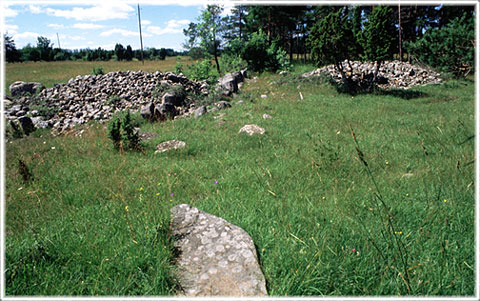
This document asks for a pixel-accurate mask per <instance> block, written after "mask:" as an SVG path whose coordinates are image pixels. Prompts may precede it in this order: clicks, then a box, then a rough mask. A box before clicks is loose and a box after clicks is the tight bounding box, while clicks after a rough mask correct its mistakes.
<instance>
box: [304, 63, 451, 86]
mask: <svg viewBox="0 0 480 301" xmlns="http://www.w3.org/2000/svg"><path fill="white" fill-rule="evenodd" d="M342 65H343V68H344V69H345V71H346V74H347V75H348V76H350V75H351V76H352V80H353V81H354V82H359V81H361V80H364V79H368V78H369V77H370V76H373V73H374V71H375V68H376V65H375V63H372V62H363V63H362V62H358V61H352V62H350V64H348V61H346V60H345V61H344V62H343V63H342ZM322 73H323V74H327V75H328V74H329V75H330V76H332V78H333V79H334V80H335V81H336V82H341V81H342V75H341V74H340V72H338V71H337V70H336V69H335V66H334V65H328V66H324V67H321V68H318V69H316V70H314V71H312V72H307V73H305V74H303V77H310V76H315V75H320V74H322ZM377 77H378V82H377V85H378V86H379V87H381V88H383V89H409V88H411V87H413V86H418V85H427V84H440V83H441V82H442V79H441V77H440V74H439V73H437V72H435V71H432V70H429V69H425V68H422V67H420V66H417V65H412V64H409V63H407V62H401V61H397V60H396V61H385V62H384V63H383V64H382V65H381V66H380V69H379V71H378V75H377Z"/></svg>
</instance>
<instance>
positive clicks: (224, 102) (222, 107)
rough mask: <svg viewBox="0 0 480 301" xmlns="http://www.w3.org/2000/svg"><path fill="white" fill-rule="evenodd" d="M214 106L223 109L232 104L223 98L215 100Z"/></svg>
mask: <svg viewBox="0 0 480 301" xmlns="http://www.w3.org/2000/svg"><path fill="white" fill-rule="evenodd" d="M215 106H217V108H218V109H219V110H224V109H226V108H230V107H231V106H232V105H231V104H230V103H228V102H226V101H224V100H221V101H219V102H216V103H215Z"/></svg>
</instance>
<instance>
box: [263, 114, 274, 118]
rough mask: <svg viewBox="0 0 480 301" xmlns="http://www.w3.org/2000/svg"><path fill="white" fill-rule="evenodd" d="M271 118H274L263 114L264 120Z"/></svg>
mask: <svg viewBox="0 0 480 301" xmlns="http://www.w3.org/2000/svg"><path fill="white" fill-rule="evenodd" d="M270 118H272V116H271V115H268V114H263V119H270Z"/></svg>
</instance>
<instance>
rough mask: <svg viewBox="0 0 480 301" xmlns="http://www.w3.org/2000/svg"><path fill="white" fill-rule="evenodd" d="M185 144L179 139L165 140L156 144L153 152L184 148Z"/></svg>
mask: <svg viewBox="0 0 480 301" xmlns="http://www.w3.org/2000/svg"><path fill="white" fill-rule="evenodd" d="M185 146H187V144H186V143H185V142H183V141H179V140H170V141H165V142H162V143H160V144H159V145H157V149H156V151H155V153H163V152H166V151H169V150H171V149H178V148H184V147H185Z"/></svg>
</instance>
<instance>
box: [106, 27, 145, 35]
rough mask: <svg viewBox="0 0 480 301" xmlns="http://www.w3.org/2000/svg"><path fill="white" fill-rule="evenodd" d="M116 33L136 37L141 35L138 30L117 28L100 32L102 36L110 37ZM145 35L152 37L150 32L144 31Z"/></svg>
mask: <svg viewBox="0 0 480 301" xmlns="http://www.w3.org/2000/svg"><path fill="white" fill-rule="evenodd" d="M114 34H120V35H122V36H124V37H136V36H138V35H139V33H138V32H136V31H130V30H125V29H119V28H115V29H110V30H108V31H104V32H102V33H100V36H101V37H109V36H111V35H114ZM143 36H144V37H151V36H152V35H151V34H148V33H143Z"/></svg>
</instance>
